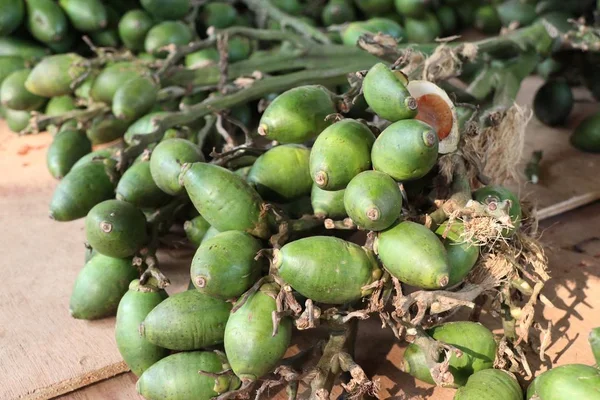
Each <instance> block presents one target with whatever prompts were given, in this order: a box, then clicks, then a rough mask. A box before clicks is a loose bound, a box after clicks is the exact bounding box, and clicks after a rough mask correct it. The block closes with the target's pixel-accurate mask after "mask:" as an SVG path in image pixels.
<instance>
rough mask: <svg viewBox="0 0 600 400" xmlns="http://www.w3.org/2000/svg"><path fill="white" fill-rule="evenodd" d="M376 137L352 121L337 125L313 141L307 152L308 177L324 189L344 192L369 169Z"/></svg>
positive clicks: (348, 120) (345, 120)
mask: <svg viewBox="0 0 600 400" xmlns="http://www.w3.org/2000/svg"><path fill="white" fill-rule="evenodd" d="M374 142H375V136H374V135H373V133H372V132H371V130H370V129H369V128H368V127H367V126H366V125H364V124H362V123H360V122H358V121H355V120H353V119H344V120H342V121H339V122H336V123H335V124H333V125H331V126H330V127H328V128H327V129H325V130H324V131H323V132H322V133H321V135H319V137H318V138H317V140H316V141H315V143H314V145H313V147H312V150H311V152H310V160H309V162H310V175H311V177H312V179H313V181H314V182H315V183H316V184H317V186H319V188H321V189H324V190H340V189H344V188H345V187H346V186H347V185H348V183H350V181H351V180H352V178H354V177H355V176H356V175H358V174H359V173H361V172H362V171H366V170H368V169H370V168H371V148H372V147H373V143H374Z"/></svg>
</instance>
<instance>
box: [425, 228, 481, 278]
mask: <svg viewBox="0 0 600 400" xmlns="http://www.w3.org/2000/svg"><path fill="white" fill-rule="evenodd" d="M463 230H464V226H463V224H462V222H454V223H452V224H451V225H450V227H448V223H447V222H444V223H443V224H442V225H440V226H439V227H438V229H437V230H436V231H435V233H437V234H438V235H439V236H440V237H441V238H442V242H443V243H444V248H445V249H446V253H447V254H448V263H449V265H450V275H449V280H448V286H449V287H451V286H454V285H456V284H457V283H460V282H461V281H462V280H463V279H464V278H465V277H466V276H467V275H468V274H469V272H471V270H472V269H473V267H474V266H475V264H476V263H477V259H478V258H479V246H476V245H474V244H472V243H469V242H465V241H464V240H462V239H461V234H462V232H463Z"/></svg>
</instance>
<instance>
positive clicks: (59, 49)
mask: <svg viewBox="0 0 600 400" xmlns="http://www.w3.org/2000/svg"><path fill="white" fill-rule="evenodd" d="M93 34H94V33H90V37H91V36H92V35H93ZM91 38H92V37H91ZM77 39H78V38H77V36H76V33H75V32H73V31H72V30H69V32H67V34H66V36H65V37H64V38H63V39H62V40H61V41H59V42H52V43H47V44H46V45H47V46H48V47H49V48H50V49H51V50H52V51H53V52H54V53H57V54H61V53H67V52H69V51H71V49H72V48H73V46H74V45H75V42H76V41H77ZM92 40H93V38H92Z"/></svg>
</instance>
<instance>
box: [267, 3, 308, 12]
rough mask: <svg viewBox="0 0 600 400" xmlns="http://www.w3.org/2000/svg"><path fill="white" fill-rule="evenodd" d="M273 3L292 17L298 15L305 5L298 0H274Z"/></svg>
mask: <svg viewBox="0 0 600 400" xmlns="http://www.w3.org/2000/svg"><path fill="white" fill-rule="evenodd" d="M271 3H273V5H274V6H275V7H277V8H279V9H280V10H281V11H283V12H285V13H288V14H291V15H298V14H300V13H301V12H302V9H303V5H302V4H300V2H299V1H298V0H272V1H271Z"/></svg>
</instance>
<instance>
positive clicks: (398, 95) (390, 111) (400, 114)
mask: <svg viewBox="0 0 600 400" xmlns="http://www.w3.org/2000/svg"><path fill="white" fill-rule="evenodd" d="M363 94H364V96H365V100H366V101H367V104H368V105H369V107H371V110H373V111H374V112H375V113H376V114H377V115H379V116H380V117H382V118H385V119H387V120H389V121H392V122H395V121H399V120H402V119H407V118H414V117H415V116H416V115H417V101H416V100H415V98H414V97H412V96H411V95H410V93H409V92H408V89H407V88H406V77H404V75H402V73H401V72H400V71H392V70H391V69H389V68H388V67H387V66H386V65H385V64H383V63H378V64H375V65H374V66H373V67H371V69H370V70H369V72H367V75H366V76H365V79H364V81H363Z"/></svg>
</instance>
